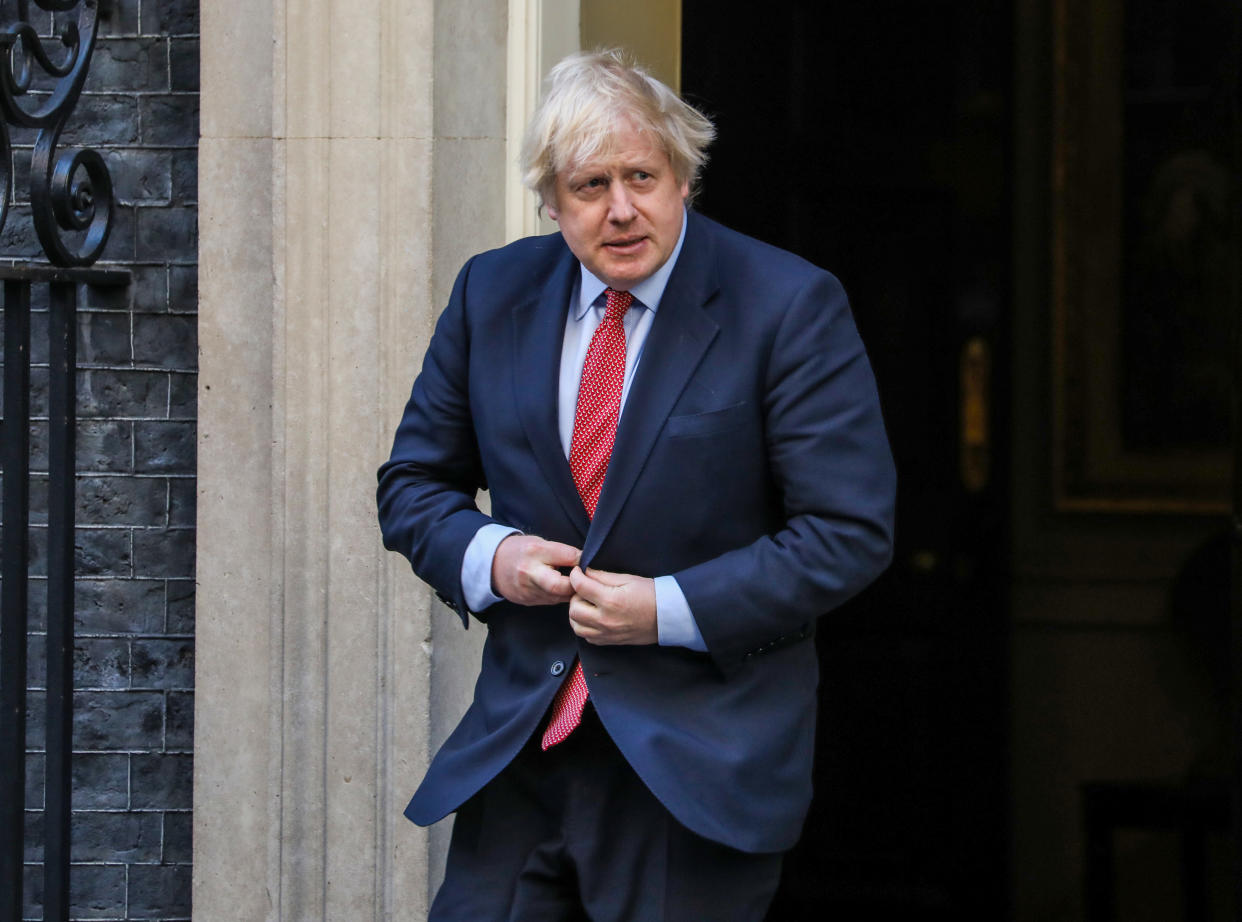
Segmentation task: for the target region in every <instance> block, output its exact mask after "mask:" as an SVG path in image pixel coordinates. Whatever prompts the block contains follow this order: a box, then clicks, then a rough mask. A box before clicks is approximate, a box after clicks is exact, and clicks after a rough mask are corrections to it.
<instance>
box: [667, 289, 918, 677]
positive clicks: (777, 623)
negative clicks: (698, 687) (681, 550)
mask: <svg viewBox="0 0 1242 922" xmlns="http://www.w3.org/2000/svg"><path fill="white" fill-rule="evenodd" d="M764 388H765V395H764V419H765V438H766V447H767V452H768V462H769V466H770V469H771V471H772V475H773V480H774V482H775V485H776V492H777V497H776V502H777V503H778V504H779V508H780V515H779V519H780V520H781V521H783V524H782V525H781V526H780V527H779V528H777V529H775V530H774V531H773V532H772V533H770V534H767V535H764V536H763V537H761V538H759V539H758V540H756V541H754V542H753V543H751V544H749V545H747V546H745V547H741V548H738V549H736V550H732V551H728V552H726V553H724V554H722V555H720V556H717V557H714V558H712V559H710V560H707V561H704V562H703V563H701V564H698V565H696V566H692V567H689V568H687V569H685V570H681V571H679V572H677V573H674V574H673V575H674V576H675V577H676V579H677V582H678V584H679V585H680V586H681V588H682V591H683V592H684V594H685V596H686V599H687V601H688V602H689V603H690V608H691V610H692V611H693V613H694V617H695V620H696V622H697V623H698V625H699V629H700V630H701V631H702V634H703V638H704V640H705V641H706V643H707V648H708V652H709V653H710V654H711V655H712V657H713V658H714V660H715V661H716V662H717V664H718V665H719V666H720V667H721V668H722V669H723V670H724V671H726V672H728V671H730V670H732V669H735V668H737V667H738V666H739V665H740V664H741V662H742V661H743V660H745V659H747V658H749V657H751V656H755V655H758V654H761V653H763V652H764V651H765V650H767V649H771V648H773V647H774V646H777V645H779V644H781V643H782V642H785V641H787V640H793V639H797V638H800V637H804V636H806V635H807V633H809V630H810V628H811V627H812V626H813V622H814V621H815V619H816V618H817V617H818V616H819V615H821V614H823V613H825V612H828V611H831V610H832V609H833V608H836V607H837V606H838V605H840V604H841V603H842V602H844V601H846V600H847V599H848V598H850V597H851V596H852V595H854V594H855V593H857V592H858V591H859V590H861V589H862V588H863V587H864V586H866V585H867V584H868V583H870V582H871V581H872V580H874V579H875V578H876V576H878V575H879V574H880V573H881V572H882V571H883V570H884V568H885V567H887V566H888V563H889V561H890V559H891V553H892V539H893V513H894V505H895V498H896V496H895V494H896V473H895V470H894V465H893V460H892V455H891V452H890V450H889V445H888V438H887V435H886V433H885V430H884V423H883V419H882V417H881V413H880V403H879V396H878V394H877V392H876V386H875V379H874V377H873V375H872V371H871V366H870V363H869V362H868V361H867V356H866V352H865V351H864V349H863V344H862V341H861V340H860V339H859V337H858V333H857V330H856V329H855V326H854V321H853V317H852V316H851V314H850V310H849V306H848V303H847V301H846V297H845V292H844V291H843V290H842V288H841V285H840V283H839V282H838V281H837V280H836V279H835V278H834V277H833V276H831V275H829V274H828V273H816V274H815V276H814V277H813V278H812V279H811V280H810V281H809V282H808V283H807V284H806V285H804V286H803V287H802V289H801V290H800V291H799V292H798V293H797V294H796V295H795V296H794V298H793V299H792V301H791V303H790V304H789V306H788V309H787V311H786V313H785V316H784V317H783V319H782V321H781V323H780V326H779V329H778V330H777V332H776V335H775V338H774V340H773V345H772V347H771V354H770V355H769V356H768V360H767V369H766V376H765V379H764Z"/></svg>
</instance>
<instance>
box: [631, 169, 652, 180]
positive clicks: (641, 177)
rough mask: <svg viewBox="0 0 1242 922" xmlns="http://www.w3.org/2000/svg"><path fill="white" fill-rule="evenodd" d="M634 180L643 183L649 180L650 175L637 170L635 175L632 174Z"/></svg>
mask: <svg viewBox="0 0 1242 922" xmlns="http://www.w3.org/2000/svg"><path fill="white" fill-rule="evenodd" d="M634 178H635V179H637V180H638V181H639V182H645V181H646V180H648V179H650V178H651V174H650V173H647V172H645V171H643V170H639V171H638V172H637V173H635V174H634Z"/></svg>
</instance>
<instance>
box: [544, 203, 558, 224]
mask: <svg viewBox="0 0 1242 922" xmlns="http://www.w3.org/2000/svg"><path fill="white" fill-rule="evenodd" d="M543 210H544V211H546V212H547V213H548V217H549V218H551V219H552V220H553V221H555V220H556V216H557V214H558V211H557V207H556V206H555V205H553V204H552V203H551V202H544V203H543Z"/></svg>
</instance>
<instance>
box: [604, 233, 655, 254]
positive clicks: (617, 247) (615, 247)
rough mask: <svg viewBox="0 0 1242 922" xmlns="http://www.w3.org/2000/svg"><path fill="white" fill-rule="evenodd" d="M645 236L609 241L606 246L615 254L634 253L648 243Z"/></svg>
mask: <svg viewBox="0 0 1242 922" xmlns="http://www.w3.org/2000/svg"><path fill="white" fill-rule="evenodd" d="M646 240H647V238H646V237H645V236H638V237H624V238H622V239H620V240H609V241H607V242H606V243H605V244H604V246H605V247H607V248H608V249H609V250H611V251H612V252H614V253H632V252H633V251H635V250H637V249H638V248H639V247H641V246H642V245H643V243H644V242H646Z"/></svg>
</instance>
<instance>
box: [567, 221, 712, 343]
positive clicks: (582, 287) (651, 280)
mask: <svg viewBox="0 0 1242 922" xmlns="http://www.w3.org/2000/svg"><path fill="white" fill-rule="evenodd" d="M688 223H689V221H688V219H687V216H686V213H685V211H684V210H683V211H682V214H681V233H680V234H679V235H678V237H677V246H675V247H673V252H672V253H670V254H669V257H668V259H666V260H664V265H662V266H661V267H660V268H659V269H657V270H656V271H655V272H653V273H652V274H651V275H650V276H648V277H647V278H645V279H643V280H642V281H641V282H639V283H638V284H637V285H635V286H634V287H633V288H631V289H630V294H632V295H633V296H634V306H636V307H637V306H641V307H645V308H647V309H648V310H649V311H651V312H652V313H653V314H654V313H655V312H656V311H657V310H658V309H659V307H660V299H661V298H663V297H664V289H665V288H666V287H668V279H669V276H670V275H672V274H673V267H674V266H675V265H677V257H678V256H680V255H681V245H682V244H683V243H685V241H686V225H687V224H688ZM578 268H579V269H580V270H581V277H580V279H579V281H578V303H577V304H575V305H574V320H581V319H582V318H583V317H584V316H586V312H587V311H588V310H590V309H591V306H592V305H593V304H594V303H595V302H596V301H597V300H598V299H599V296H600V295H602V294H603V293H604V289H605V288H607V287H608V283H607V282H603V281H601V280H600V279H597V278H596V277H595V276H594V275H593V274H591V271H590V270H589V269H587V267H586V266H584V265H582V263H578Z"/></svg>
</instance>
